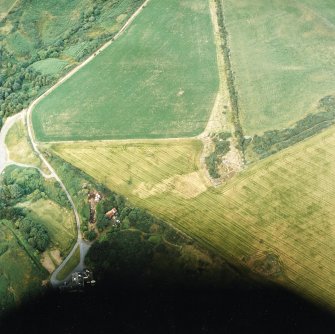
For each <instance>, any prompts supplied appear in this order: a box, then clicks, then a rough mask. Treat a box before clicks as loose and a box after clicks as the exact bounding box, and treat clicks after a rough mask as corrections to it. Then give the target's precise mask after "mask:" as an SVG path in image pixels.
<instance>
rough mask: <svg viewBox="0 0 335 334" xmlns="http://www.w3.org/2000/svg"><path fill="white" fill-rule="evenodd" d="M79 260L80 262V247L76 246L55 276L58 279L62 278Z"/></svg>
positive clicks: (66, 275) (67, 274)
mask: <svg viewBox="0 0 335 334" xmlns="http://www.w3.org/2000/svg"><path fill="white" fill-rule="evenodd" d="M79 262H80V247H79V246H77V248H76V250H75V251H74V253H73V255H72V256H71V258H70V260H69V261H67V262H66V264H65V266H64V267H63V268H62V270H60V272H59V273H58V275H57V277H56V278H57V279H58V280H64V279H65V278H66V277H68V276H69V275H70V274H71V272H72V271H73V269H74V268H76V266H77V265H78V264H79Z"/></svg>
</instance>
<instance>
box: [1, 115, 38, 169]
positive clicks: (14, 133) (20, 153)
mask: <svg viewBox="0 0 335 334" xmlns="http://www.w3.org/2000/svg"><path fill="white" fill-rule="evenodd" d="M5 143H6V146H7V149H8V152H9V159H10V160H12V161H15V162H18V163H22V164H27V165H32V166H36V167H41V165H42V162H41V160H40V159H39V158H38V156H37V155H36V154H35V153H34V151H33V149H32V146H31V143H30V142H29V139H28V132H27V129H26V127H25V124H24V121H23V120H20V121H18V122H16V123H15V124H14V125H13V126H12V128H11V129H10V130H9V131H8V134H7V137H6V141H5Z"/></svg>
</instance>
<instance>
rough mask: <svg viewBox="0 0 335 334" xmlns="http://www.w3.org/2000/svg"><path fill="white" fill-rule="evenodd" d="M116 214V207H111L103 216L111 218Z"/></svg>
mask: <svg viewBox="0 0 335 334" xmlns="http://www.w3.org/2000/svg"><path fill="white" fill-rule="evenodd" d="M116 214H117V210H116V208H113V209H112V210H110V211H108V212H106V214H105V216H106V217H107V218H109V219H112V218H113V217H114V216H115V215H116Z"/></svg>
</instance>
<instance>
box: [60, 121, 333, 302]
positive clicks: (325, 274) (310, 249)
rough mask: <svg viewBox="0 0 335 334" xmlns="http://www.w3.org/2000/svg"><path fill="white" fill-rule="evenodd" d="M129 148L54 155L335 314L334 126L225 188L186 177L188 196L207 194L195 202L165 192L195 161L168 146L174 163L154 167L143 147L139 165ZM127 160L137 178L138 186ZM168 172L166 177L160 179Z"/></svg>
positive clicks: (66, 149) (70, 147)
mask: <svg viewBox="0 0 335 334" xmlns="http://www.w3.org/2000/svg"><path fill="white" fill-rule="evenodd" d="M132 145H133V146H131V147H132V148H131V149H130V148H127V146H126V145H125V149H124V150H121V149H120V145H119V144H110V146H109V147H108V146H107V144H105V146H103V147H101V146H100V145H99V144H96V147H94V145H93V144H91V146H89V147H87V152H85V149H82V150H80V149H78V144H65V143H63V144H58V145H56V146H54V149H55V152H56V153H57V154H59V155H60V156H61V157H63V158H64V159H65V160H67V161H69V162H71V163H73V164H74V165H75V166H77V167H79V168H80V169H82V170H84V171H86V172H87V173H88V174H90V175H92V176H93V177H96V178H97V179H98V180H100V181H102V182H104V183H106V184H107V185H108V186H109V187H111V188H112V189H113V190H114V191H116V192H121V193H123V194H124V195H125V196H127V198H128V199H129V200H130V201H132V202H133V203H135V204H136V205H138V206H142V207H144V208H147V209H149V210H150V211H151V212H152V213H154V214H155V215H157V216H158V217H161V218H163V219H164V220H165V221H167V222H169V223H171V224H172V225H174V226H176V227H177V228H179V229H181V230H183V231H185V232H186V233H187V234H189V235H191V236H192V237H194V238H195V239H196V240H198V241H200V242H201V243H202V244H203V245H206V246H207V247H209V248H211V249H213V250H214V251H216V252H218V253H219V254H222V255H223V256H224V257H225V258H227V259H230V260H231V261H234V262H235V263H236V262H237V263H240V264H242V265H246V266H247V267H249V268H250V269H251V270H253V271H255V272H258V273H260V274H262V275H264V276H266V277H269V278H270V279H272V280H274V281H276V282H279V283H281V284H283V285H285V286H288V287H290V288H292V289H294V290H296V291H297V292H299V293H302V294H303V295H305V296H307V297H309V298H311V299H314V300H316V301H318V302H322V303H325V304H328V305H330V306H331V307H332V308H335V289H334V284H333V276H334V274H335V266H334V261H333V258H334V255H335V243H334V240H335V235H334V231H335V230H334V227H335V226H334V223H333V222H334V221H335V219H334V218H335V217H334V210H333V207H334V205H335V196H334V192H335V181H334V180H335V177H334V176H335V175H334V170H335V168H334V167H335V155H334V152H333V151H334V147H335V131H334V127H332V128H330V129H328V130H326V131H325V132H323V133H322V134H319V135H317V136H315V137H313V138H312V139H309V140H306V141H304V142H302V143H300V144H298V145H296V146H294V147H292V148H290V149H286V150H284V151H282V152H280V153H277V154H276V155H274V156H272V157H270V158H267V159H264V160H263V161H261V162H259V163H257V164H255V165H252V166H250V168H249V169H248V170H246V171H244V172H242V173H241V174H240V175H239V176H237V177H236V178H235V179H234V180H231V181H230V182H229V183H228V184H226V185H223V186H221V187H218V188H213V187H210V188H208V189H207V190H206V188H207V185H206V184H205V182H204V181H202V180H201V179H199V178H192V177H191V178H188V183H186V184H185V187H184V188H185V189H188V188H189V187H190V184H192V183H193V184H195V185H197V188H202V191H199V192H198V193H197V194H196V193H195V194H196V195H197V196H196V197H194V196H185V192H183V191H175V189H176V187H175V184H176V182H171V183H167V184H168V187H166V188H162V187H161V185H162V184H165V182H166V180H180V179H183V178H184V177H186V176H187V175H190V174H189V173H194V171H195V172H196V168H195V163H194V161H195V160H193V158H188V159H184V160H183V161H180V160H179V159H178V158H176V159H173V158H172V159H170V156H173V155H174V154H175V153H174V152H176V149H175V148H174V147H173V145H171V144H167V146H165V147H164V145H162V146H161V148H160V149H161V150H162V152H164V154H162V155H163V156H165V157H166V159H167V160H169V159H170V162H169V163H167V162H166V161H164V159H162V160H157V161H156V163H155V164H154V163H150V164H149V163H148V162H147V159H149V157H150V155H151V153H150V151H151V150H152V144H148V149H147V154H144V153H143V152H145V145H143V144H141V145H139V146H138V148H137V150H138V156H139V157H140V156H141V158H138V159H134V158H133V157H134V156H136V154H137V153H136V148H135V145H134V144H132ZM170 145H171V146H170ZM195 145H196V144H195ZM111 152H113V153H112V154H111ZM127 152H128V155H127ZM155 155H156V156H157V155H158V153H157V152H155ZM176 156H177V155H176ZM133 159H134V160H133ZM127 160H129V161H132V165H131V166H132V167H133V168H134V171H137V173H136V178H135V177H134V179H133V182H130V181H129V175H130V174H129V168H127V167H126V166H125V162H124V161H127ZM135 160H137V161H135ZM164 168H168V173H166V174H160V171H161V170H164ZM182 173H184V174H182ZM173 175H174V176H173ZM194 175H199V174H198V173H195V174H194ZM141 179H142V181H141ZM141 182H142V183H141ZM156 187H157V188H156ZM143 189H144V190H145V191H143ZM153 189H159V191H153ZM203 189H205V190H206V191H204V190H203Z"/></svg>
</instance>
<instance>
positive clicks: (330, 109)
mask: <svg viewBox="0 0 335 334" xmlns="http://www.w3.org/2000/svg"><path fill="white" fill-rule="evenodd" d="M319 110H322V111H319V112H318V113H315V114H309V115H307V116H306V117H305V118H303V119H301V120H300V121H298V122H297V123H296V124H295V125H294V126H293V127H291V128H287V129H284V130H271V131H266V132H264V134H263V135H261V136H258V135H255V136H254V137H253V140H252V141H249V142H247V143H246V147H247V145H252V149H253V151H254V152H255V153H257V155H258V156H259V157H260V158H261V159H262V158H265V157H267V156H269V155H271V154H274V153H276V152H278V151H280V150H282V149H284V148H287V147H289V146H291V145H293V144H295V143H298V142H300V141H302V140H304V139H306V138H308V137H311V136H313V135H315V134H317V133H319V132H320V131H322V130H323V129H326V128H328V127H329V126H331V125H333V124H335V97H334V96H327V97H325V98H323V99H321V100H320V102H319Z"/></svg>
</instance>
